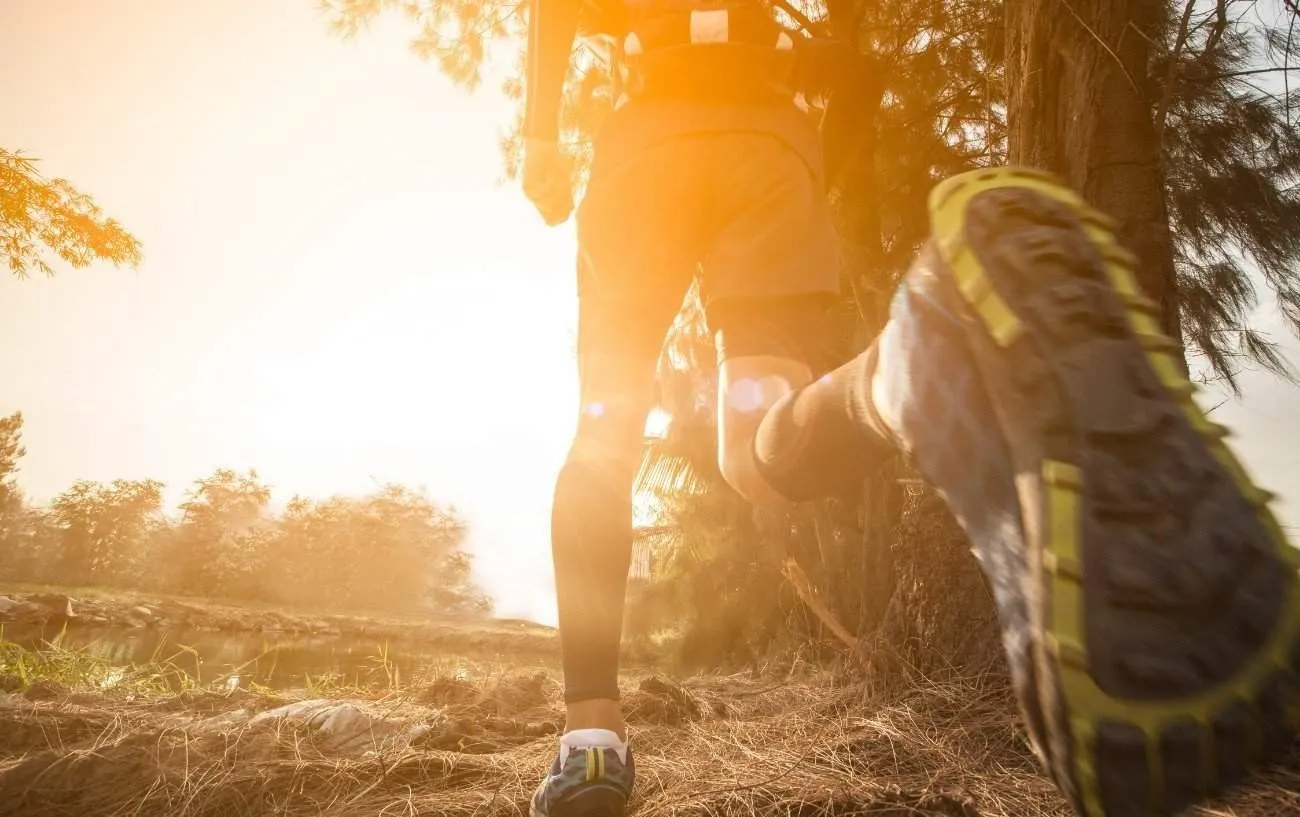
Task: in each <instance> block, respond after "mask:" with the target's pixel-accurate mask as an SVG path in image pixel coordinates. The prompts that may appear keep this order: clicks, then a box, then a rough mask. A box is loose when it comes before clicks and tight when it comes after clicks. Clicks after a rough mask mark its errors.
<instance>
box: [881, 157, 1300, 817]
mask: <svg viewBox="0 0 1300 817" xmlns="http://www.w3.org/2000/svg"><path fill="white" fill-rule="evenodd" d="M930 215H931V223H932V228H933V236H934V237H933V241H932V242H931V243H930V245H929V246H928V247H927V248H926V250H925V252H924V254H923V255H922V257H921V258H920V260H918V262H917V263H916V264H915V265H914V266H913V268H912V270H911V271H910V272H909V273H908V275H907V278H906V280H905V282H904V284H903V286H902V287H900V289H899V292H898V294H897V297H896V300H895V302H894V306H893V311H892V315H891V319H890V323H889V325H888V326H887V327H886V330H885V332H884V333H883V334H882V336H881V338H880V340H879V349H878V351H879V363H878V365H877V367H876V371H875V374H874V376H873V379H872V395H873V402H874V403H875V408H876V409H877V411H878V412H879V414H880V416H881V418H882V419H883V420H884V422H885V424H886V425H887V426H888V427H889V430H890V431H891V432H892V434H893V436H894V437H896V438H897V441H898V442H899V443H900V444H901V445H902V447H903V448H904V449H907V450H909V451H910V453H911V454H912V456H913V458H914V460H915V462H916V464H917V466H918V468H919V469H920V470H921V471H922V473H923V474H924V475H925V476H926V478H927V479H928V480H929V481H930V482H931V484H933V485H934V486H935V487H936V488H937V489H938V490H939V491H940V492H941V493H942V494H943V495H944V497H945V498H946V500H947V501H948V503H949V506H950V507H951V508H952V509H953V511H954V513H955V514H956V516H957V517H958V519H960V520H961V522H962V524H963V525H964V526H965V527H966V529H967V532H968V534H969V535H970V537H971V540H972V542H973V543H974V547H975V550H976V552H977V555H978V556H979V557H980V560H981V562H982V565H983V569H984V571H985V573H986V575H987V576H988V578H989V580H990V583H991V585H992V587H993V589H994V592H995V595H996V597H997V602H998V606H999V611H1000V613H1001V621H1002V627H1003V640H1004V644H1005V646H1006V649H1007V655H1008V658H1009V661H1010V666H1011V669H1012V675H1013V680H1014V682H1015V685H1016V689H1017V692H1018V694H1019V698H1020V701H1021V705H1022V708H1023V710H1024V714H1025V716H1026V720H1027V722H1028V724H1029V728H1030V731H1031V736H1032V739H1033V743H1034V745H1035V749H1036V750H1037V752H1038V753H1039V756H1040V758H1041V759H1042V761H1043V763H1044V764H1045V766H1046V767H1047V768H1048V770H1049V771H1050V773H1051V774H1052V775H1053V777H1054V778H1055V780H1056V781H1057V783H1058V784H1059V785H1060V787H1061V789H1062V790H1063V792H1064V793H1065V795H1066V797H1067V798H1068V799H1069V801H1070V802H1071V804H1072V805H1073V806H1074V808H1075V810H1076V811H1078V812H1079V814H1081V815H1084V817H1146V816H1147V815H1157V814H1169V813H1176V812H1178V811H1180V810H1182V809H1183V808H1184V807H1186V806H1188V805H1190V804H1192V803H1194V802H1197V801H1199V800H1201V799H1202V798H1205V797H1208V796H1210V795H1214V794H1216V793H1218V792H1220V791H1221V790H1222V789H1223V788H1224V787H1226V786H1228V785H1230V784H1232V783H1235V782H1237V781H1240V780H1242V779H1243V778H1245V777H1246V776H1247V775H1248V774H1249V773H1250V772H1251V770H1253V769H1254V768H1256V767H1258V766H1259V765H1261V764H1264V763H1266V762H1269V761H1271V760H1273V759H1275V758H1278V757H1279V756H1280V755H1281V754H1283V753H1284V752H1285V751H1286V750H1287V749H1288V747H1290V746H1291V745H1292V743H1293V740H1294V738H1295V736H1296V734H1297V732H1300V677H1298V675H1297V672H1298V671H1300V593H1298V592H1297V585H1298V581H1297V566H1298V565H1300V561H1298V560H1297V556H1296V554H1297V551H1295V550H1293V549H1292V548H1291V547H1290V546H1289V545H1288V543H1287V541H1286V539H1285V536H1284V535H1283V533H1282V531H1281V529H1280V528H1279V527H1278V524H1277V522H1276V521H1275V520H1274V518H1273V516H1272V514H1271V513H1270V512H1269V509H1268V504H1267V503H1268V501H1269V499H1270V495H1269V494H1268V493H1267V492H1265V491H1263V490H1261V489H1259V488H1257V487H1255V486H1254V485H1253V484H1252V483H1251V481H1250V479H1249V478H1248V477H1247V475H1246V474H1245V472H1244V471H1243V469H1242V467H1241V465H1240V464H1239V463H1238V462H1237V460H1236V459H1235V458H1234V456H1233V455H1232V453H1231V452H1230V451H1229V450H1228V448H1227V447H1226V446H1225V445H1224V438H1225V436H1227V431H1226V429H1224V428H1222V427H1221V426H1218V425H1216V424H1214V423H1212V422H1210V421H1208V420H1207V419H1206V418H1205V416H1204V415H1203V414H1202V413H1201V411H1200V409H1199V408H1198V407H1197V405H1196V403H1195V402H1194V400H1193V397H1192V395H1193V391H1194V388H1193V386H1192V384H1191V383H1189V382H1188V381H1187V379H1186V377H1185V376H1184V374H1183V370H1182V366H1181V363H1180V360H1179V358H1178V355H1179V350H1178V348H1177V346H1176V344H1175V343H1173V342H1172V341H1171V340H1169V339H1168V338H1166V337H1165V336H1164V335H1162V334H1161V333H1160V331H1159V328H1158V327H1159V323H1158V320H1157V318H1156V314H1157V311H1158V310H1157V308H1156V305H1155V304H1154V303H1153V302H1151V301H1149V300H1148V299H1146V298H1144V297H1143V296H1142V295H1140V294H1139V293H1138V291H1137V287H1136V284H1135V282H1134V277H1133V273H1132V268H1133V264H1134V263H1135V261H1134V259H1133V257H1132V256H1131V255H1130V254H1129V253H1127V252H1125V251H1124V250H1123V249H1121V248H1120V247H1119V246H1118V244H1117V242H1116V240H1115V238H1114V236H1113V235H1112V234H1111V231H1110V226H1109V224H1108V220H1107V219H1106V218H1104V217H1103V216H1101V215H1099V214H1097V213H1095V212H1093V211H1091V210H1090V209H1088V208H1087V207H1086V206H1085V205H1084V204H1083V202H1082V201H1081V200H1080V199H1079V198H1078V197H1077V196H1076V195H1075V194H1073V193H1072V192H1070V191H1069V190H1067V189H1065V188H1063V187H1061V186H1059V185H1058V184H1057V183H1056V182H1055V181H1054V180H1052V179H1051V178H1049V177H1047V176H1044V175H1041V174H1037V173H1034V172H1032V171H1022V170H1016V169H996V170H982V171H977V172H974V173H967V174H963V175H961V176H957V177H955V178H952V179H949V180H948V181H945V182H943V183H942V184H940V185H939V186H938V187H936V188H935V190H934V192H933V193H932V194H931V197H930Z"/></svg>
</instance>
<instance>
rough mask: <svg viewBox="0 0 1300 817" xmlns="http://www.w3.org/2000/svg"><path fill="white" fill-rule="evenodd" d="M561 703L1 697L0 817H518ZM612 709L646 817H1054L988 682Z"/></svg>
mask: <svg viewBox="0 0 1300 817" xmlns="http://www.w3.org/2000/svg"><path fill="white" fill-rule="evenodd" d="M558 692H559V687H558V685H557V684H556V683H555V682H554V681H553V680H552V679H550V678H548V677H546V676H544V675H537V674H533V675H518V676H515V675H508V674H507V675H502V676H500V677H498V678H497V679H495V680H493V681H491V682H486V683H483V684H474V683H471V682H467V681H463V680H454V679H440V680H437V681H435V682H434V683H431V684H427V685H424V686H422V687H419V688H416V689H412V690H407V691H403V692H401V693H393V692H389V693H386V694H383V695H374V696H369V697H358V698H354V699H350V700H331V701H320V700H317V701H310V700H308V701H302V700H299V701H293V700H291V699H287V698H274V697H267V696H262V695H256V694H253V693H247V692H241V691H237V692H235V693H232V694H229V695H225V694H218V693H212V692H190V693H186V694H183V695H180V696H169V697H165V698H157V699H147V700H142V699H136V700H123V699H114V698H113V697H111V696H106V695H98V694H75V693H73V694H64V695H61V696H58V697H55V698H51V699H48V700H30V697H38V698H39V697H40V696H39V695H36V696H28V695H18V694H9V695H7V696H4V697H0V815H27V816H29V817H47V816H49V817H52V816H53V815H67V814H77V815H81V816H82V817H106V816H107V815H118V814H131V815H139V816H140V817H153V816H154V815H157V817H164V815H165V817H253V816H254V815H257V816H259V817H260V816H261V815H290V816H293V815H331V817H353V816H354V815H355V816H356V817H361V815H365V816H366V817H371V816H372V815H445V816H446V817H470V815H475V816H476V817H495V816H497V815H500V817H507V816H508V817H518V816H519V815H523V814H526V813H527V802H528V797H529V795H530V794H531V791H532V789H533V787H534V786H535V785H536V783H537V780H538V777H539V775H540V774H541V773H542V771H543V769H545V767H546V766H547V764H548V763H549V761H550V758H551V753H552V752H553V751H554V746H555V744H554V740H555V737H554V736H555V732H556V731H557V730H558V723H559V722H560V710H559V704H558ZM626 703H627V709H628V712H629V719H630V721H631V724H632V727H633V729H634V738H633V740H634V745H635V748H636V751H637V763H638V774H639V780H638V793H637V796H636V799H635V802H634V804H633V806H634V809H635V814H637V815H640V817H669V815H671V816H672V817H694V816H695V815H699V817H704V815H716V816H717V817H732V816H734V817H758V816H759V815H762V816H763V817H814V816H815V815H816V816H818V817H820V816H821V815H826V816H827V817H831V816H834V817H850V816H857V815H860V816H861V817H904V815H906V817H974V816H975V815H985V816H986V817H1056V816H1057V815H1059V816H1060V817H1065V815H1067V814H1068V811H1067V810H1066V809H1065V807H1064V805H1063V803H1062V802H1061V800H1060V799H1059V797H1058V796H1057V795H1056V792H1055V790H1054V789H1053V787H1052V785H1051V783H1050V782H1048V781H1047V780H1046V779H1045V778H1043V777H1042V776H1040V775H1039V774H1038V772H1037V768H1036V766H1035V764H1034V762H1033V760H1032V757H1031V756H1030V753H1029V751H1028V748H1027V747H1026V745H1025V744H1024V741H1023V737H1022V734H1021V732H1020V730H1019V729H1018V727H1017V725H1016V718H1015V714H1014V705H1013V702H1012V701H1011V698H1010V695H1009V693H1008V692H1007V690H1006V689H1005V687H1004V686H1003V685H1002V684H1001V683H1000V682H999V681H997V680H996V679H977V680H973V681H962V682H953V683H945V684H936V683H932V684H924V685H918V686H917V687H915V688H913V689H912V690H910V691H909V692H907V693H906V694H905V695H902V696H901V697H896V698H894V699H893V700H889V701H883V702H882V701H880V700H878V699H877V700H871V699H868V698H866V697H865V696H864V693H863V692H862V690H861V689H860V688H855V687H834V686H832V685H831V684H830V683H829V682H826V681H821V680H818V681H803V682H799V683H782V684H776V685H773V684H770V683H769V684H767V685H763V684H759V683H756V682H753V681H741V680H737V679H734V678H705V679H699V680H697V681H693V682H691V683H689V684H688V685H687V686H685V687H683V686H679V685H677V684H675V683H673V682H671V681H666V680H664V679H661V678H647V679H643V680H642V681H640V682H639V684H632V685H631V686H630V688H629V689H628V690H627V695H626ZM331 724H333V726H331ZM345 733H346V734H345ZM1298 789H1300V775H1297V774H1296V772H1295V771H1286V770H1282V771H1277V772H1274V773H1273V774H1272V775H1271V776H1270V777H1269V778H1268V779H1267V780H1265V781H1264V782H1261V783H1259V784H1257V785H1255V786H1254V787H1252V788H1250V789H1246V790H1243V791H1240V792H1238V793H1237V794H1236V795H1235V797H1234V798H1233V799H1232V800H1231V802H1230V803H1226V804H1224V805H1222V806H1218V807H1215V808H1213V809H1209V810H1206V811H1205V812H1204V813H1205V814H1214V815H1234V816H1235V817H1276V815H1285V814H1292V813H1300V794H1297V790H1298Z"/></svg>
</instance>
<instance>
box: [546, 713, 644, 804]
mask: <svg viewBox="0 0 1300 817" xmlns="http://www.w3.org/2000/svg"><path fill="white" fill-rule="evenodd" d="M633 776H634V764H633V762H632V750H631V749H630V748H628V746H627V744H625V743H622V742H621V741H619V739H618V735H616V734H615V733H613V732H609V731H607V730H604V729H580V730H577V731H574V732H569V733H568V734H566V735H565V736H564V737H562V738H561V739H560V752H559V755H558V756H557V757H556V758H555V762H554V763H553V764H551V770H550V771H549V772H548V773H547V775H546V778H545V779H544V780H543V781H542V784H541V785H540V786H538V787H537V791H536V793H534V794H533V800H532V803H531V805H530V808H529V814H530V815H531V817H624V815H625V814H626V813H627V799H628V797H629V796H630V795H631V794H632V780H633Z"/></svg>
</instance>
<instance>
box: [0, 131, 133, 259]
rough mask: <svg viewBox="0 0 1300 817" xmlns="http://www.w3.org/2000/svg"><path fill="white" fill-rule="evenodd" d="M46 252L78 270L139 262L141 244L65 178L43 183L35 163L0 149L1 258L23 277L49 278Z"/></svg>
mask: <svg viewBox="0 0 1300 817" xmlns="http://www.w3.org/2000/svg"><path fill="white" fill-rule="evenodd" d="M49 253H53V255H54V256H55V257H57V258H59V259H61V260H62V261H63V262H64V263H66V264H68V265H70V266H72V267H75V268H82V267H86V266H89V265H90V264H92V263H94V262H96V261H108V262H111V263H113V264H125V265H127V266H131V267H134V266H136V265H137V264H139V263H140V260H141V257H142V256H141V250H140V242H139V241H137V240H136V238H135V237H134V236H132V235H131V234H130V233H128V232H127V231H126V230H125V229H124V228H123V227H122V225H120V224H118V223H117V222H116V221H114V220H113V219H111V218H108V217H106V216H105V215H104V213H103V212H102V211H101V210H100V209H99V207H98V206H97V205H96V204H95V202H94V201H93V200H92V199H91V198H90V196H88V195H86V194H85V193H82V192H80V191H79V190H77V189H76V188H75V187H73V186H72V185H71V184H70V183H69V182H67V181H66V180H64V179H45V178H42V177H41V175H40V174H39V173H38V172H37V170H36V162H35V160H33V159H29V158H27V157H25V156H23V155H22V154H21V153H14V152H11V151H8V150H5V149H4V148H0V258H3V259H4V260H5V261H6V262H7V263H8V266H9V271H10V272H12V273H13V274H14V275H16V276H17V277H19V278H26V277H27V276H28V275H29V274H30V273H31V271H32V270H36V271H37V272H40V273H43V274H45V275H53V274H54V267H53V266H52V265H51V263H50V257H49Z"/></svg>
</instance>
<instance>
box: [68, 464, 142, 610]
mask: <svg viewBox="0 0 1300 817" xmlns="http://www.w3.org/2000/svg"><path fill="white" fill-rule="evenodd" d="M162 489H163V484H162V483H161V482H159V481H157V480H153V479H143V480H126V479H118V480H114V481H113V482H111V483H108V484H104V483H100V482H91V481H89V480H79V481H78V482H76V483H74V484H73V486H72V487H71V488H69V489H68V490H67V491H64V492H63V493H62V494H60V495H59V496H58V497H56V498H55V499H54V501H53V502H52V503H51V504H50V509H49V513H48V520H49V523H50V525H51V527H52V532H53V534H54V536H55V537H56V538H55V540H54V542H55V543H56V545H57V547H58V549H59V559H58V564H59V574H58V575H57V576H51V577H50V579H51V580H53V581H56V582H57V583H60V584H69V585H76V584H107V585H118V586H131V585H133V584H135V583H136V582H138V580H139V577H140V571H141V570H142V569H144V567H145V565H146V563H147V561H148V559H149V556H150V555H151V554H150V553H148V552H147V550H146V549H145V547H144V545H146V544H147V543H149V542H150V541H152V535H153V534H154V533H155V532H156V530H157V529H158V527H159V526H161V525H163V524H165V520H164V519H163V516H162Z"/></svg>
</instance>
